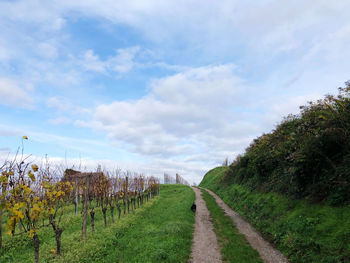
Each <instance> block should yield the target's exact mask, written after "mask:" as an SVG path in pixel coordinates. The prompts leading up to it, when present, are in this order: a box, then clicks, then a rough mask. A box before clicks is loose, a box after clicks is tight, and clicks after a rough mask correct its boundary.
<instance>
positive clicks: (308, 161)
mask: <svg viewBox="0 0 350 263" xmlns="http://www.w3.org/2000/svg"><path fill="white" fill-rule="evenodd" d="M300 109H301V111H300V113H299V114H297V115H289V116H288V117H286V118H285V119H284V120H283V121H282V122H281V123H280V124H279V125H277V127H276V128H275V129H274V130H273V131H272V132H270V133H266V134H263V135H261V136H260V137H258V138H256V139H255V140H254V141H253V142H252V143H251V144H250V146H249V147H248V148H247V149H246V151H245V153H244V154H243V155H241V156H238V157H237V158H236V160H235V161H234V162H233V163H232V165H231V166H230V167H229V169H228V171H227V173H226V174H225V176H224V180H225V181H226V183H227V184H232V183H235V184H242V185H245V186H246V187H248V188H249V189H258V190H260V191H262V192H271V191H273V192H278V193H282V194H283V195H287V196H289V197H291V198H297V199H298V198H306V199H308V200H310V201H311V202H316V203H317V202H323V203H327V204H329V205H335V206H336V205H343V204H349V202H350V132H349V131H350V82H347V83H346V87H345V88H339V94H338V95H337V96H331V95H327V96H326V97H325V98H324V99H320V100H318V101H317V102H310V103H309V104H308V105H306V106H301V107H300Z"/></svg>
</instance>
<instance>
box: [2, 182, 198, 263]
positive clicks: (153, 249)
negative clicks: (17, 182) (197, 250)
mask: <svg viewBox="0 0 350 263" xmlns="http://www.w3.org/2000/svg"><path fill="white" fill-rule="evenodd" d="M193 200H194V193H193V191H192V190H191V189H190V188H189V187H188V186H183V185H161V187H160V196H156V197H154V198H152V199H150V200H149V201H148V202H145V203H144V205H143V206H142V207H140V208H137V209H136V210H133V211H132V212H131V211H130V213H129V214H126V215H125V216H124V215H122V216H121V219H120V220H118V217H116V219H115V223H114V224H113V223H112V222H111V221H110V216H109V214H108V213H109V210H108V212H107V218H108V225H107V228H105V227H104V220H103V215H102V212H101V209H96V215H95V218H96V221H95V232H94V233H92V231H91V226H90V223H91V222H90V221H88V231H87V238H86V240H85V241H82V237H81V217H82V216H81V214H80V213H78V214H77V215H75V214H74V207H73V206H69V210H68V211H67V212H66V213H65V214H64V216H63V219H62V220H63V221H62V228H63V230H64V231H63V234H62V240H61V241H62V253H61V255H60V256H58V255H56V254H55V253H56V251H55V248H56V242H55V238H54V234H53V232H52V230H51V229H49V228H48V227H47V228H42V229H41V230H40V232H39V239H40V262H185V261H186V260H187V259H188V258H189V255H190V252H191V251H190V250H191V243H192V235H193V223H194V215H193V213H192V212H191V210H190V209H189V207H190V206H191V204H192V202H193ZM4 222H6V219H5V220H4ZM4 225H5V223H4ZM3 227H5V226H3ZM3 242H4V243H3V248H2V250H1V257H0V262H4V263H5V262H23V263H25V262H33V259H34V256H33V241H32V239H31V238H29V237H28V235H25V234H24V235H19V236H15V237H12V236H9V235H7V234H5V235H4V241H3Z"/></svg>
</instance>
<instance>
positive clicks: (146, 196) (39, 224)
mask: <svg viewBox="0 0 350 263" xmlns="http://www.w3.org/2000/svg"><path fill="white" fill-rule="evenodd" d="M0 168H1V176H0V182H1V186H0V187H1V196H0V198H1V199H0V200H1V206H0V209H1V210H0V223H1V224H0V225H1V226H2V225H3V224H5V229H6V232H7V235H8V236H9V237H4V236H3V231H2V230H3V227H1V228H0V229H1V232H0V249H1V250H0V251H1V256H2V257H1V260H5V261H6V260H10V259H9V258H8V259H7V258H6V253H4V252H5V251H6V252H8V250H9V249H11V247H12V245H13V244H15V243H16V244H18V243H23V244H26V246H28V240H31V241H30V243H31V246H32V251H33V255H34V262H39V251H42V249H40V245H41V243H42V242H41V240H40V237H39V236H40V232H41V231H43V232H44V233H46V234H48V229H51V230H50V233H51V234H49V236H50V237H51V238H52V239H54V242H55V248H51V249H50V251H49V252H48V251H45V252H43V253H51V254H55V255H60V254H61V251H62V236H63V235H64V233H65V231H64V230H65V229H67V228H69V225H70V223H72V224H73V222H75V224H77V223H78V224H79V225H80V237H79V239H80V241H86V240H87V239H88V238H89V237H90V236H91V235H94V233H95V232H100V231H102V228H104V229H107V228H108V227H110V226H113V224H115V222H116V221H120V220H121V218H122V217H127V216H128V215H129V214H130V215H132V214H135V211H136V209H139V208H141V207H142V206H143V205H144V204H145V203H146V202H147V201H150V200H151V198H153V197H155V196H157V195H159V181H158V179H157V178H155V177H152V176H150V177H145V176H143V175H140V174H137V173H131V172H121V170H116V171H113V172H109V171H101V169H98V170H97V171H95V172H80V171H76V170H73V169H62V167H59V166H58V167H54V166H52V165H50V163H49V162H48V161H46V162H45V163H44V164H43V165H41V166H38V165H36V164H34V163H31V162H30V161H28V157H23V154H22V156H18V155H17V156H16V157H15V158H14V159H13V160H12V161H5V162H4V163H3V165H2V166H1V167H0ZM97 217H99V218H97ZM77 219H78V220H77ZM102 221H103V224H100V223H98V224H96V223H97V222H102ZM5 241H6V242H5ZM63 249H64V250H65V251H68V250H69V247H68V244H67V247H64V248H63ZM4 254H5V256H4ZM19 256H20V255H19ZM16 261H17V260H16Z"/></svg>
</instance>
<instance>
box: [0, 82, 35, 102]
mask: <svg viewBox="0 0 350 263" xmlns="http://www.w3.org/2000/svg"><path fill="white" fill-rule="evenodd" d="M0 97H1V100H0V103H1V104H3V105H7V106H11V107H15V108H31V107H32V106H33V103H34V100H33V98H32V96H31V95H30V94H29V93H28V91H27V90H25V89H24V88H21V87H19V83H17V82H16V81H14V80H12V79H8V78H0Z"/></svg>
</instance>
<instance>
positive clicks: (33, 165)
mask: <svg viewBox="0 0 350 263" xmlns="http://www.w3.org/2000/svg"><path fill="white" fill-rule="evenodd" d="M32 169H33V171H34V172H37V171H38V170H39V167H38V166H37V165H36V164H32Z"/></svg>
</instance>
